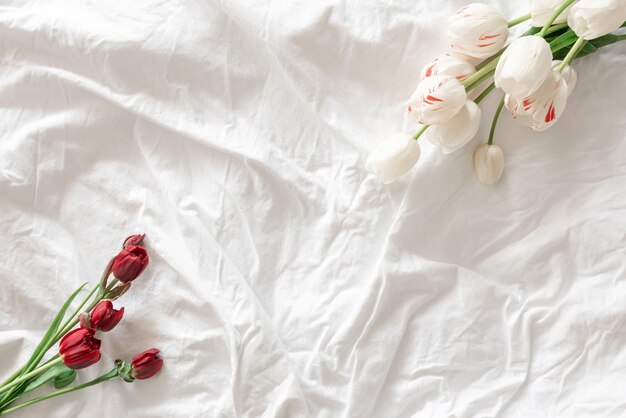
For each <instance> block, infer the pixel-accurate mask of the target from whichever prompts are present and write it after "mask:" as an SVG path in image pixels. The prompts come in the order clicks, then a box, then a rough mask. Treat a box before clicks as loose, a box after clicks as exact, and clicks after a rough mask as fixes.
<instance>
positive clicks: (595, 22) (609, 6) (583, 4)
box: [567, 0, 626, 40]
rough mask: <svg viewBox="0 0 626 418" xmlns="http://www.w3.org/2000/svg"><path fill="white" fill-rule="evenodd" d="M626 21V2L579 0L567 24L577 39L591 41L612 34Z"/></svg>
mask: <svg viewBox="0 0 626 418" xmlns="http://www.w3.org/2000/svg"><path fill="white" fill-rule="evenodd" d="M624 21H626V0H580V1H579V2H577V3H575V4H574V5H573V6H572V9H571V10H570V12H569V16H568V17H567V24H568V25H569V27H570V28H572V30H573V31H574V32H575V33H576V35H578V37H579V38H583V39H586V40H592V39H596V38H599V37H600V36H604V35H606V34H608V33H611V32H613V31H614V30H616V29H617V28H619V27H620V26H622V24H623V23H624Z"/></svg>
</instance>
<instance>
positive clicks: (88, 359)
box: [59, 328, 100, 369]
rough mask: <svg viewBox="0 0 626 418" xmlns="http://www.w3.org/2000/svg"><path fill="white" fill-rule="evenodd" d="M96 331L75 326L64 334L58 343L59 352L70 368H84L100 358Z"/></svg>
mask: <svg viewBox="0 0 626 418" xmlns="http://www.w3.org/2000/svg"><path fill="white" fill-rule="evenodd" d="M95 334H96V331H95V330H93V329H89V328H77V329H75V330H72V331H70V332H68V333H67V334H65V336H64V337H63V338H61V342H60V343H59V354H60V355H61V358H62V359H63V363H64V364H65V365H66V366H67V367H69V368H70V369H84V368H85V367H89V366H91V365H92V364H95V363H97V362H98V360H100V340H99V339H97V338H95V337H94V335H95Z"/></svg>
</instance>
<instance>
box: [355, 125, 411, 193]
mask: <svg viewBox="0 0 626 418" xmlns="http://www.w3.org/2000/svg"><path fill="white" fill-rule="evenodd" d="M420 153H421V151H420V145H419V143H418V142H417V141H416V140H414V139H413V137H411V135H407V134H402V133H401V134H395V135H392V136H390V137H388V138H387V139H385V140H384V141H382V142H381V143H380V144H378V146H376V148H374V150H373V151H372V152H371V153H370V156H369V157H368V159H367V162H366V163H365V168H366V169H367V170H369V171H371V172H372V173H374V174H376V175H378V176H379V177H380V178H381V179H382V181H383V183H385V184H389V183H392V182H393V181H394V180H396V179H397V178H398V177H400V176H402V175H403V174H405V173H406V172H408V171H409V170H410V169H411V167H413V166H414V165H415V163H417V160H419V158H420Z"/></svg>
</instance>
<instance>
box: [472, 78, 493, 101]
mask: <svg viewBox="0 0 626 418" xmlns="http://www.w3.org/2000/svg"><path fill="white" fill-rule="evenodd" d="M495 88H496V83H491V84H489V86H487V88H486V89H485V90H483V92H482V93H480V94H479V95H478V97H476V99H474V103H476V104H478V103H480V102H482V101H483V99H484V98H485V97H487V96H488V95H489V93H491V92H492V91H493V89H495Z"/></svg>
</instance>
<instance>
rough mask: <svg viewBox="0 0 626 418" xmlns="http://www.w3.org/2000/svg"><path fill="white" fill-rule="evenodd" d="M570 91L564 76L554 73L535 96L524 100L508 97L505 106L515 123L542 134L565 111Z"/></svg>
mask: <svg viewBox="0 0 626 418" xmlns="http://www.w3.org/2000/svg"><path fill="white" fill-rule="evenodd" d="M568 90H569V89H568V87H567V84H566V83H565V81H564V80H563V76H562V75H561V74H560V73H559V72H557V71H552V72H550V74H549V75H548V78H546V81H544V83H543V84H542V85H541V87H539V89H537V91H535V92H534V93H533V94H531V95H530V96H528V97H524V98H516V97H512V96H508V95H507V96H506V97H505V99H504V105H505V106H506V108H507V109H509V110H510V111H511V115H512V116H513V120H515V122H517V123H519V124H520V125H524V126H529V127H530V128H532V129H533V130H534V131H537V132H542V131H545V130H546V129H548V128H550V127H551V126H552V125H554V124H555V123H556V121H557V120H558V119H559V118H560V117H561V115H562V114H563V112H564V111H565V105H566V104H567V94H568Z"/></svg>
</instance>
